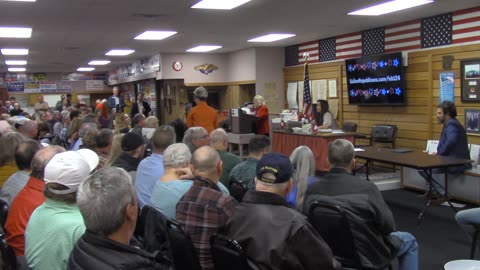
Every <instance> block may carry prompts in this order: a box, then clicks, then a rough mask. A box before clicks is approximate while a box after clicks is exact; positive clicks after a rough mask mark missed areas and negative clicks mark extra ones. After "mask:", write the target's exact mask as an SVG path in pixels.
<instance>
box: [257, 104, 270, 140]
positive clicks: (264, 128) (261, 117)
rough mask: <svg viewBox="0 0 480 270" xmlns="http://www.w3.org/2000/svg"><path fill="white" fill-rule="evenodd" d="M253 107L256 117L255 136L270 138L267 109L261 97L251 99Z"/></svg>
mask: <svg viewBox="0 0 480 270" xmlns="http://www.w3.org/2000/svg"><path fill="white" fill-rule="evenodd" d="M253 107H254V109H255V116H256V117H257V134H261V135H266V136H270V125H269V123H268V108H267V106H266V105H265V101H264V99H263V97H262V96H260V95H257V96H255V97H254V98H253Z"/></svg>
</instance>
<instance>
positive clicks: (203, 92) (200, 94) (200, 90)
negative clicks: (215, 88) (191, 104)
mask: <svg viewBox="0 0 480 270" xmlns="http://www.w3.org/2000/svg"><path fill="white" fill-rule="evenodd" d="M193 95H194V96H195V97H196V98H198V99H200V100H206V99H207V98H208V91H207V89H205V87H203V86H200V87H197V89H195V90H194V91H193Z"/></svg>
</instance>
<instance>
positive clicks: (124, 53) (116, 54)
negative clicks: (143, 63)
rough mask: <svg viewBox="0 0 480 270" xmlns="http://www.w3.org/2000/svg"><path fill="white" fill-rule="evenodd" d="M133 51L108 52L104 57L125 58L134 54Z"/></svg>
mask: <svg viewBox="0 0 480 270" xmlns="http://www.w3.org/2000/svg"><path fill="white" fill-rule="evenodd" d="M134 52H135V50H110V51H109V52H107V53H106V54H105V55H109V56H125V55H129V54H132V53H134Z"/></svg>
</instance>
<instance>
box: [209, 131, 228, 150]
mask: <svg viewBox="0 0 480 270" xmlns="http://www.w3.org/2000/svg"><path fill="white" fill-rule="evenodd" d="M210 146H211V147H213V148H215V149H217V150H224V151H225V150H227V148H228V134H227V132H225V130H224V129H223V128H217V129H215V130H214V131H212V132H211V133H210Z"/></svg>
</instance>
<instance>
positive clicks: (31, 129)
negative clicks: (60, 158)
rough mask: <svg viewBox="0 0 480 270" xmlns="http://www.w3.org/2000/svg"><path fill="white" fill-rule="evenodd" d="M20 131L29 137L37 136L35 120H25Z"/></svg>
mask: <svg viewBox="0 0 480 270" xmlns="http://www.w3.org/2000/svg"><path fill="white" fill-rule="evenodd" d="M21 133H22V134H23V135H24V136H26V137H27V138H30V139H33V138H35V137H37V133H38V124H37V122H35V121H32V120H30V121H27V122H25V123H24V124H23V126H22V129H21Z"/></svg>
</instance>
